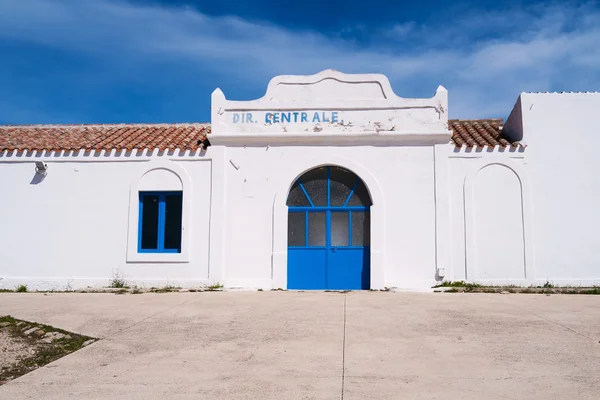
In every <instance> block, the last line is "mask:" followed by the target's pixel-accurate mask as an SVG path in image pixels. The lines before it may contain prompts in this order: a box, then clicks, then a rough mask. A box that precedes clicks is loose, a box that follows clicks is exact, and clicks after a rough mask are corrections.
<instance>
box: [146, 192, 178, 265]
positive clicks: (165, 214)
mask: <svg viewBox="0 0 600 400" xmlns="http://www.w3.org/2000/svg"><path fill="white" fill-rule="evenodd" d="M182 211H183V192H140V202H139V223H138V252H139V253H181V236H182V235H181V233H182Z"/></svg>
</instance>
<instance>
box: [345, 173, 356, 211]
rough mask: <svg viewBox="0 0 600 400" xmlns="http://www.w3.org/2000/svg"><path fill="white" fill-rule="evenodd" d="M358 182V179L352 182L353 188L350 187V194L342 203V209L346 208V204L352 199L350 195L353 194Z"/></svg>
mask: <svg viewBox="0 0 600 400" xmlns="http://www.w3.org/2000/svg"><path fill="white" fill-rule="evenodd" d="M358 182H360V179H357V180H356V182H354V186H352V190H351V191H350V194H349V195H348V198H347V199H346V201H345V202H344V207H346V206H347V205H348V202H349V201H350V199H351V198H352V195H353V194H354V191H355V190H356V187H357V186H358Z"/></svg>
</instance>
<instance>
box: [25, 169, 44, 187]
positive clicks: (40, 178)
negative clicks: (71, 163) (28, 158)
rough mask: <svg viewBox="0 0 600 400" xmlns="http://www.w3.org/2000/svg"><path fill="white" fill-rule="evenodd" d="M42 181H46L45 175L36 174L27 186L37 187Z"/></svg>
mask: <svg viewBox="0 0 600 400" xmlns="http://www.w3.org/2000/svg"><path fill="white" fill-rule="evenodd" d="M44 179H46V175H42V174H38V173H37V172H36V173H35V175H34V176H33V178H32V179H31V182H29V184H30V185H37V184H38V183H41V182H42V181H43V180H44Z"/></svg>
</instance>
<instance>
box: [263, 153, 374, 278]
mask: <svg viewBox="0 0 600 400" xmlns="http://www.w3.org/2000/svg"><path fill="white" fill-rule="evenodd" d="M327 165H331V166H338V167H342V168H345V169H347V170H349V171H351V172H353V173H355V174H356V175H357V176H358V177H359V178H360V179H361V180H362V181H363V183H364V184H365V186H366V187H367V190H368V191H369V195H370V196H371V201H372V202H373V205H372V206H371V209H370V214H371V249H370V250H371V267H370V268H371V289H384V288H385V271H384V269H385V265H384V257H383V255H384V254H385V218H384V217H385V201H384V197H383V193H382V191H381V186H380V185H379V182H378V181H377V179H375V177H374V176H373V174H371V172H370V171H369V170H368V169H366V168H365V167H364V166H362V165H361V164H359V163H357V162H356V161H354V160H351V159H348V158H345V157H340V156H323V157H312V158H309V159H306V160H304V161H303V162H302V164H301V165H298V166H297V168H296V169H295V170H294V171H293V172H288V173H286V174H284V175H283V178H282V179H281V180H280V183H279V184H278V187H277V192H276V193H275V196H274V199H273V255H272V259H271V260H272V264H271V276H272V279H273V287H274V288H282V289H283V288H287V248H288V238H287V233H288V227H287V220H288V207H287V205H286V201H287V197H288V194H289V192H290V189H291V188H292V185H293V184H294V182H296V180H297V179H298V178H299V177H300V176H302V175H303V174H304V173H306V172H308V171H310V170H312V169H315V168H319V167H323V166H327Z"/></svg>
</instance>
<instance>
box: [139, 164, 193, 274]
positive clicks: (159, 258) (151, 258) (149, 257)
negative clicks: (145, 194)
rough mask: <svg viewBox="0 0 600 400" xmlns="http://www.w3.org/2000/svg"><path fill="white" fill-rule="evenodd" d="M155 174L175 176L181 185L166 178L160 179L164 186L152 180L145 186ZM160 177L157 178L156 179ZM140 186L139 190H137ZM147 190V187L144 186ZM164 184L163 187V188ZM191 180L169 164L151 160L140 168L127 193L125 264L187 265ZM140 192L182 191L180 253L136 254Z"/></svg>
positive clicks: (191, 195)
mask: <svg viewBox="0 0 600 400" xmlns="http://www.w3.org/2000/svg"><path fill="white" fill-rule="evenodd" d="M153 172H155V173H160V174H164V172H168V173H170V174H173V175H175V177H177V178H178V179H179V181H180V183H181V185H180V187H179V185H177V183H176V182H175V181H174V180H173V179H172V178H175V177H169V176H168V175H163V177H164V178H167V179H165V180H164V182H163V183H162V184H161V182H160V179H158V180H152V181H151V182H150V183H149V182H147V180H146V179H144V178H145V177H146V178H147V176H148V175H149V174H150V176H151V174H152V173H153ZM158 176H160V175H157V177H158ZM143 181H145V182H144V185H143V187H142V186H141V184H142V182H143ZM149 184H150V185H151V186H148V185H149ZM163 184H164V186H163ZM192 189H193V188H192V180H191V179H190V176H189V174H188V173H187V171H186V170H185V169H184V168H183V167H181V166H180V165H178V164H176V163H174V162H172V161H169V160H152V161H150V162H149V163H143V164H141V165H140V167H139V170H138V172H137V174H136V176H135V177H134V178H133V180H132V181H131V184H130V189H129V225H128V234H127V262H140V263H143V262H179V263H187V262H189V260H190V251H191V249H190V247H191V246H190V240H191V239H190V238H191V233H192V223H191V218H192V204H193V195H194V193H193V190H192ZM140 190H156V191H160V190H182V191H183V209H182V230H183V232H182V234H181V253H178V254H173V253H165V254H160V253H138V251H137V243H138V237H137V235H138V219H139V211H138V210H139V206H138V201H139V200H138V193H139V191H140Z"/></svg>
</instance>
